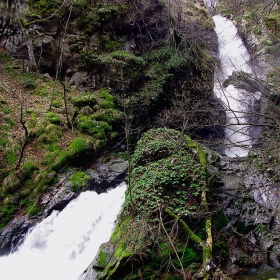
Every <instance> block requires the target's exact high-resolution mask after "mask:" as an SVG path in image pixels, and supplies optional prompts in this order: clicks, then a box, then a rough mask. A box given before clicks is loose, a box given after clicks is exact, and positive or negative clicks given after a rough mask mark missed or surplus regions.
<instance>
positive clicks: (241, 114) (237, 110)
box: [205, 0, 252, 157]
mask: <svg viewBox="0 0 280 280" xmlns="http://www.w3.org/2000/svg"><path fill="white" fill-rule="evenodd" d="M205 5H206V6H208V7H209V9H210V10H214V8H215V5H216V1H215V0H205ZM213 21H214V24H215V27H214V29H215V32H216V34H217V36H218V45H219V58H220V67H219V68H217V69H216V71H215V80H216V81H215V86H214V92H215V94H216V95H217V97H218V98H219V99H220V100H221V101H222V103H223V105H224V108H225V110H226V116H227V128H226V129H225V134H226V135H225V138H226V141H225V142H226V143H225V150H224V153H225V154H226V155H228V156H230V157H235V156H240V157H242V156H247V154H248V151H249V149H250V147H251V145H252V137H251V136H250V134H249V128H250V127H249V126H248V125H246V123H247V120H246V117H245V113H246V112H247V110H248V107H250V106H251V104H252V97H251V96H250V95H249V94H248V93H247V92H246V91H245V90H241V89H238V88H236V87H234V86H233V85H228V86H227V87H224V86H223V83H224V82H225V81H226V80H227V79H228V78H229V77H230V76H231V75H232V74H233V72H234V71H242V72H244V73H248V74H252V69H251V67H250V55H249V53H248V51H247V49H246V47H245V46H244V44H243V42H242V40H241V38H240V37H239V35H238V32H237V28H236V26H235V25H234V24H233V22H232V21H231V20H228V19H226V18H224V17H223V16H222V15H215V16H214V17H213Z"/></svg>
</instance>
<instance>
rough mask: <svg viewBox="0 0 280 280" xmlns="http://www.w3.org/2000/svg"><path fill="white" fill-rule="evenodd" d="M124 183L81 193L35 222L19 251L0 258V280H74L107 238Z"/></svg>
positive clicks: (118, 209) (124, 187) (122, 197)
mask: <svg viewBox="0 0 280 280" xmlns="http://www.w3.org/2000/svg"><path fill="white" fill-rule="evenodd" d="M125 189H126V185H125V183H122V184H120V185H119V186H118V187H117V188H115V189H112V190H110V191H109V192H108V193H103V194H100V195H98V194H97V193H95V192H89V191H88V192H84V193H81V194H80V195H79V197H78V198H77V199H75V200H73V201H71V202H70V203H69V204H68V205H67V207H66V208H65V209H64V210H63V211H61V212H58V211H53V213H52V214H51V215H50V216H49V217H48V218H46V219H45V220H44V221H42V222H41V223H40V224H38V225H37V226H36V227H35V228H34V229H33V230H32V231H31V232H30V233H29V234H28V235H27V237H26V239H25V241H24V243H23V244H22V245H21V246H20V248H19V250H18V251H17V252H15V253H13V254H10V255H9V256H7V257H2V258H0V279H1V280H77V279H78V278H79V276H80V275H81V274H82V273H83V271H84V269H85V268H86V267H87V265H88V264H89V263H90V262H91V261H92V260H93V258H94V256H95V255H96V253H97V251H98V248H99V246H100V244H101V243H103V242H106V241H108V240H109V238H110V235H111V232H112V230H113V228H114V221H115V220H116V218H117V215H118V213H119V212H120V209H121V206H122V204H123V202H124V193H125Z"/></svg>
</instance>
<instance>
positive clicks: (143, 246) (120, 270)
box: [94, 128, 208, 279]
mask: <svg viewBox="0 0 280 280" xmlns="http://www.w3.org/2000/svg"><path fill="white" fill-rule="evenodd" d="M205 156H206V152H205V151H204V149H203V148H202V147H201V146H200V145H198V144H197V143H196V142H194V141H192V140H191V139H190V138H189V137H187V136H185V135H182V134H181V133H180V132H178V131H176V130H171V129H164V128H160V129H151V130H149V131H148V132H146V133H145V134H144V135H143V136H142V138H141V139H140V140H139V142H138V145H137V148H136V150H135V153H134V155H133V156H132V159H131V173H130V180H129V181H130V186H128V190H127V193H126V200H125V204H124V207H123V210H122V212H121V215H120V218H119V220H118V224H117V226H116V228H115V230H114V232H113V234H112V236H111V239H110V242H109V244H110V246H114V253H113V254H111V255H112V256H111V257H110V260H109V261H108V259H107V257H106V258H105V255H106V250H104V248H103V247H101V249H100V251H99V255H98V256H97V259H96V260H95V263H96V262H100V261H101V260H103V261H102V265H100V266H98V265H96V266H95V267H94V270H95V273H97V274H98V277H97V279H126V278H125V277H126V276H127V275H132V278H131V279H139V278H137V277H139V275H138V272H137V271H139V270H140V271H141V273H142V274H143V277H144V275H145V277H148V278H149V275H150V276H151V275H153V276H155V275H157V277H158V278H160V277H161V276H163V275H167V274H166V273H167V270H168V263H170V262H171V263H172V265H173V267H174V270H172V269H171V270H170V271H169V273H170V276H171V275H173V276H174V277H175V276H176V277H178V276H180V273H177V272H176V269H180V268H181V265H183V266H184V269H186V270H188V269H189V273H192V270H191V268H190V267H189V266H190V265H191V264H193V263H194V262H195V263H196V262H202V254H201V251H200V250H199V249H198V248H197V246H194V243H195V241H194V240H195V238H196V237H197V240H200V238H204V236H205V234H206V233H205V232H204V229H203V226H202V224H201V221H199V220H198V221H197V226H194V227H193V226H192V227H193V229H192V234H193V235H192V237H190V235H188V234H186V232H185V233H184V230H182V228H180V227H179V226H178V224H177V223H176V222H175V223H174V221H172V218H171V216H177V217H180V219H182V220H183V221H184V222H183V223H185V224H186V223H189V222H190V217H193V218H194V217H195V215H199V213H200V212H203V210H202V208H203V207H202V206H201V203H204V202H203V201H202V199H201V194H202V192H203V191H205V190H204V187H205V181H206V179H207V177H208V173H207V170H206V157H205ZM165 210H166V211H165ZM167 213H172V214H171V215H168V214H167ZM178 219H179V218H178ZM191 225H192V223H191ZM175 228H176V232H177V233H176V236H174V237H173V238H174V239H173V242H174V244H175V245H174V246H172V245H171V244H170V240H169V239H168V236H169V234H170V235H171V236H172V234H173V233H172V231H173V230H174V229H175ZM167 232H168V235H167V234H166V233H167ZM193 237H195V238H194V240H192V238H193ZM189 238H190V239H191V241H187V240H188V239H189ZM199 242H200V241H199ZM106 256H107V255H106ZM178 256H179V258H180V260H179V259H178V258H177V257H178ZM105 259H106V261H105ZM133 259H134V260H135V261H136V262H137V263H136V262H134V261H133ZM107 263H108V264H107ZM132 267H134V268H132ZM138 269H139V270H138ZM156 271H157V272H156ZM169 273H168V274H169ZM145 279H146V278H145Z"/></svg>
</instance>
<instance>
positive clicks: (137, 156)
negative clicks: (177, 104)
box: [126, 128, 206, 216]
mask: <svg viewBox="0 0 280 280" xmlns="http://www.w3.org/2000/svg"><path fill="white" fill-rule="evenodd" d="M192 144H193V142H191V143H187V141H186V140H185V138H184V137H183V136H182V135H181V134H180V133H179V132H178V131H175V130H170V129H162V128H160V129H152V130H149V131H148V132H146V133H145V134H144V135H143V136H142V138H141V139H140V140H139V141H138V145H137V149H136V150H135V153H134V155H133V156H132V160H131V164H132V172H131V188H132V200H133V204H134V206H136V207H137V209H138V211H139V212H140V213H145V214H146V215H151V214H152V213H153V212H154V211H156V210H157V209H158V207H159V206H163V207H168V208H169V209H170V210H171V211H172V212H174V213H175V214H177V215H179V214H180V215H181V216H182V215H186V214H188V212H191V211H192V210H193V209H195V207H198V206H199V203H200V200H199V199H198V195H199V194H200V193H201V189H202V187H203V186H204V182H205V179H206V174H205V170H204V166H203V164H202V163H201V162H200V158H199V157H197V154H198V155H199V153H198V152H196V154H194V153H193V149H192V148H193V147H192V146H191V145H192ZM147 201H148V202H149V203H148V205H149V207H147ZM126 203H128V204H129V203H130V198H129V196H128V195H127V199H126Z"/></svg>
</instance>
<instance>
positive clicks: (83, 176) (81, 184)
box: [69, 172, 91, 192]
mask: <svg viewBox="0 0 280 280" xmlns="http://www.w3.org/2000/svg"><path fill="white" fill-rule="evenodd" d="M90 178H91V177H90V175H89V174H87V173H85V172H77V173H75V174H73V175H72V176H71V177H70V178H69V181H70V182H71V189H72V191H74V192H80V191H82V190H83V189H84V188H85V187H86V185H87V183H88V181H89V179H90Z"/></svg>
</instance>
